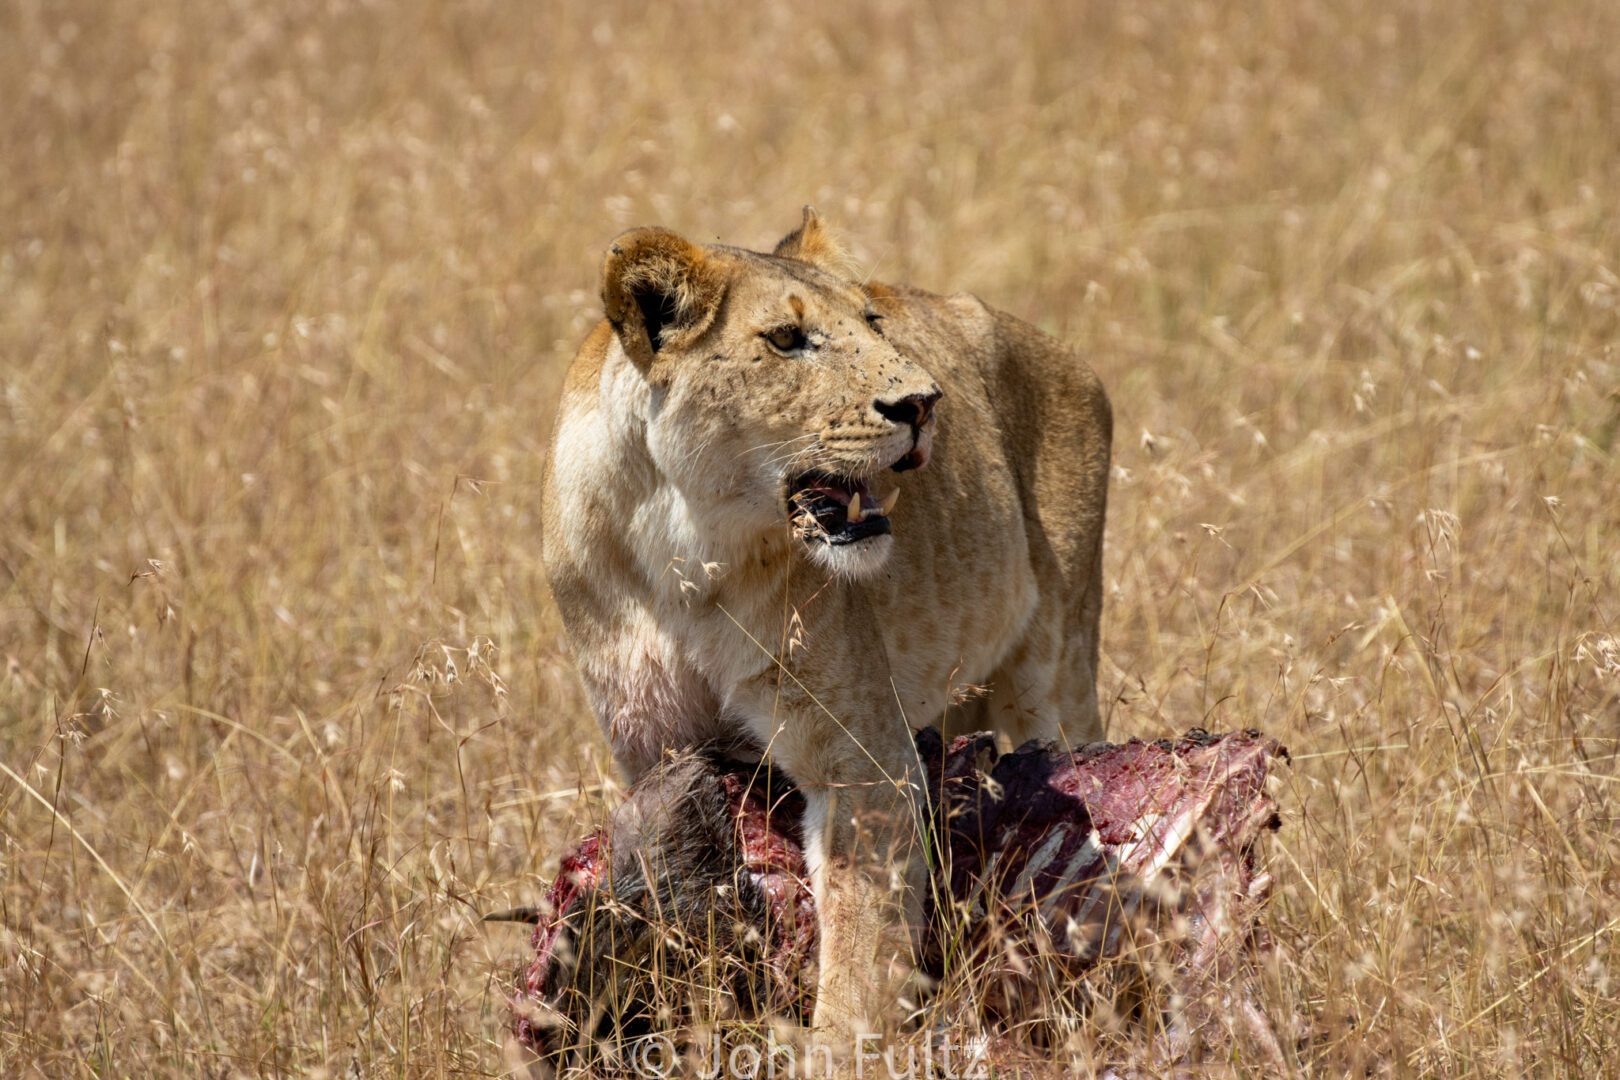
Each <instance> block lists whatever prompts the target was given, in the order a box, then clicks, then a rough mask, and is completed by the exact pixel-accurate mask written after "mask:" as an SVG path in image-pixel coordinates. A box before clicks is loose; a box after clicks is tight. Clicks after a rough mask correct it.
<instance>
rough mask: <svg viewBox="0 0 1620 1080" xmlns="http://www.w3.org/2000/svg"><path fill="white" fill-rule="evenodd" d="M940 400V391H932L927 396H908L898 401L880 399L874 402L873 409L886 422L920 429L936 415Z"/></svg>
mask: <svg viewBox="0 0 1620 1080" xmlns="http://www.w3.org/2000/svg"><path fill="white" fill-rule="evenodd" d="M938 400H939V391H938V390H930V391H929V392H928V393H926V394H908V395H906V396H905V397H903V398H901V399H900V400H898V401H884V400H883V399H882V398H878V399H877V400H876V401H874V402H872V408H874V409H876V410H877V411H878V415H879V416H881V417H883V418H884V419H885V420H890V421H892V422H894V423H896V424H909V425H911V426H912V427H914V428H920V427H922V426H923V425H924V424H926V423H928V418H929V417H930V416H932V415H933V413H934V403H935V402H937V401H938Z"/></svg>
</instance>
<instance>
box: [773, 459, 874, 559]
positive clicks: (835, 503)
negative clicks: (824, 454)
mask: <svg viewBox="0 0 1620 1080" xmlns="http://www.w3.org/2000/svg"><path fill="white" fill-rule="evenodd" d="M899 495H900V489H899V488H895V489H893V490H891V491H890V492H889V493H888V494H887V495H885V496H884V497H883V498H881V499H879V498H877V497H875V496H874V495H873V494H872V491H871V489H870V488H869V487H868V486H867V483H866V481H865V480H862V479H855V478H851V477H847V476H833V475H832V474H830V473H824V472H807V473H805V474H804V475H802V476H800V477H798V478H797V479H795V480H793V481H792V482H791V483H790V484H789V485H788V514H789V516H790V517H791V518H792V521H793V525H794V528H795V529H797V530H798V532H799V535H800V536H802V537H803V538H804V539H806V540H819V541H821V542H822V543H824V544H853V543H857V542H858V541H861V540H865V539H868V538H869V537H873V536H883V535H885V534H887V533H888V532H889V512H890V511H891V510H893V509H894V504H895V502H896V501H897V500H898V498H899Z"/></svg>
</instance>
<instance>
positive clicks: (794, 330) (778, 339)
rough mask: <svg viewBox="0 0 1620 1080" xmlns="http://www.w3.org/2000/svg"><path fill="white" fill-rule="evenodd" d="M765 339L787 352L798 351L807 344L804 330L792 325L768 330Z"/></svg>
mask: <svg viewBox="0 0 1620 1080" xmlns="http://www.w3.org/2000/svg"><path fill="white" fill-rule="evenodd" d="M765 340H766V341H768V342H770V343H771V347H772V348H774V349H777V350H779V351H781V352H785V353H790V352H798V351H799V350H801V349H803V348H804V346H805V340H804V331H803V330H802V329H800V328H799V327H797V326H792V325H787V326H778V327H777V328H776V329H775V330H768V331H766V333H765Z"/></svg>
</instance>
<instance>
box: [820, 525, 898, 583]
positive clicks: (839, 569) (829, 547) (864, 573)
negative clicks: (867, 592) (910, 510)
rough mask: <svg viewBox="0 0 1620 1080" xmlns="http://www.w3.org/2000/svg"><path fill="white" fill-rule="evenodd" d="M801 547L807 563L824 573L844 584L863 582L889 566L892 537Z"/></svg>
mask: <svg viewBox="0 0 1620 1080" xmlns="http://www.w3.org/2000/svg"><path fill="white" fill-rule="evenodd" d="M804 546H805V551H806V553H807V554H808V555H809V556H810V561H811V562H812V563H814V564H815V565H817V566H819V567H821V568H822V569H823V570H826V571H828V572H829V573H831V574H833V575H835V576H837V577H840V578H843V579H844V580H846V581H864V580H867V579H869V578H873V577H876V576H877V574H878V573H879V572H880V571H881V570H882V569H883V567H884V566H885V565H887V564H888V561H889V556H890V554H892V553H893V551H894V537H893V536H892V535H891V534H889V533H883V534H882V535H879V536H868V537H867V538H865V539H864V540H857V541H855V542H853V543H846V544H828V543H826V542H824V541H822V540H818V539H810V540H806V541H805V542H804Z"/></svg>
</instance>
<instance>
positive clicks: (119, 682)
mask: <svg viewBox="0 0 1620 1080" xmlns="http://www.w3.org/2000/svg"><path fill="white" fill-rule="evenodd" d="M995 7H999V6H995V5H983V6H979V5H967V4H955V3H943V4H932V5H913V4H908V3H901V2H893V0H878V2H875V3H868V4H857V3H850V2H846V0H832V2H829V3H825V4H817V5H785V4H784V5H761V6H758V7H755V6H752V5H749V6H734V5H729V4H719V3H697V2H684V0H683V2H678V3H670V4H633V3H622V2H617V0H611V2H604V3H598V4H589V5H587V4H575V5H568V6H566V7H565V6H561V5H555V4H496V3H492V2H468V3H462V4H455V5H447V4H439V3H432V2H428V0H389V2H364V3H361V2H352V0H289V2H286V3H279V4H251V3H248V2H246V0H228V2H221V3H209V4H181V3H177V2H174V0H150V2H147V3H140V4H117V5H114V4H106V3H92V2H87V0H53V2H51V3H43V2H41V0H16V2H13V3H8V4H5V5H3V6H0V658H3V661H4V669H3V673H0V763H3V764H4V765H5V774H4V775H3V776H0V832H3V848H0V924H3V925H0V964H3V970H4V975H3V976H0V1073H4V1074H6V1075H42V1076H52V1077H56V1076H81V1075H118V1076H123V1075H134V1076H143V1075H174V1076H195V1075H218V1076H224V1075H249V1074H255V1073H265V1074H279V1073H301V1072H305V1071H319V1070H325V1071H326V1073H327V1074H328V1075H338V1074H340V1073H345V1072H346V1071H349V1070H351V1069H352V1070H357V1071H358V1073H359V1074H361V1075H373V1074H375V1075H385V1074H386V1075H395V1074H398V1075H411V1076H416V1075H444V1074H463V1073H487V1072H497V1071H499V1070H500V1069H501V1068H502V1067H503V1066H502V1057H501V1053H500V1042H501V1036H502V1033H503V1028H504V1024H505V1019H506V1002H505V998H504V996H503V995H504V994H505V992H506V990H507V987H508V984H509V979H510V976H511V972H512V969H513V967H514V966H515V965H516V964H517V962H518V961H519V959H520V956H521V953H522V952H523V939H522V937H521V935H520V934H519V933H518V932H516V931H513V930H510V929H506V928H486V927H482V926H480V925H479V924H478V922H477V915H478V913H479V912H480V911H484V910H489V909H492V908H498V907H508V906H512V905H513V904H518V903H524V902H529V901H532V900H533V899H534V898H535V896H536V895H537V893H538V889H539V883H540V881H541V879H542V878H543V877H544V876H545V875H546V874H547V873H548V872H549V871H550V870H551V869H552V868H553V866H554V860H555V856H556V854H557V852H558V849H559V846H560V844H561V841H562V840H563V839H564V838H565V837H568V836H570V835H571V834H572V832H573V831H574V830H575V827H576V824H577V823H578V822H579V821H581V820H583V819H584V818H586V817H589V816H592V815H594V814H595V813H596V811H597V810H598V809H599V808H600V806H601V805H602V803H603V802H604V800H607V799H610V798H611V797H612V796H613V795H614V793H615V790H616V789H615V787H614V781H613V779H612V776H611V773H610V769H609V763H608V758H607V755H606V754H605V752H604V750H603V747H602V745H601V742H600V739H599V737H598V734H597V731H596V727H595V723H594V721H593V720H592V719H591V718H590V716H589V713H588V709H587V707H586V705H585V702H584V701H583V698H582V695H581V692H580V691H579V689H578V687H577V686H576V684H575V682H574V680H573V676H572V674H571V672H570V667H569V662H568V659H567V657H566V655H565V653H564V650H563V648H562V645H561V642H560V640H559V637H558V620H557V616H556V613H555V611H554V609H553V608H552V606H551V604H550V601H549V599H548V597H547V594H546V591H545V589H544V586H543V579H542V574H541V567H540V563H539V559H538V555H537V535H538V527H537V521H536V517H537V512H538V505H539V490H538V483H539V481H538V477H539V475H540V469H541V465H542V461H543V458H544V455H545V452H546V450H545V448H546V436H547V431H548V427H549V418H550V414H551V409H552V402H553V400H554V396H555V392H556V389H557V387H558V384H559V381H560V379H561V374H562V371H563V368H564V365H565V364H566V362H567V359H568V357H569V355H570V353H571V351H572V348H573V346H574V344H575V343H577V341H578V340H579V339H580V338H581V337H582V336H583V334H584V332H585V331H586V329H587V328H588V327H589V326H590V325H591V323H592V322H593V321H594V320H595V319H596V318H597V317H598V312H597V302H596V299H595V289H596V280H595V273H596V266H597V262H598V258H599V256H600V253H601V251H602V249H603V247H604V245H605V243H606V242H607V240H608V239H609V238H610V237H611V236H612V234H614V233H615V232H616V231H617V230H619V229H621V228H624V227H627V226H630V225H634V224H642V223H660V224H665V225H668V226H671V227H674V228H677V229H680V230H683V231H686V232H687V233H688V234H689V235H692V236H694V237H695V238H698V239H703V240H710V239H717V238H720V239H725V240H727V241H737V242H742V243H749V244H754V245H761V244H766V243H769V242H771V241H772V240H774V239H775V238H776V237H777V236H778V235H779V234H781V233H783V232H785V231H786V230H788V229H789V228H790V227H792V225H793V224H794V222H795V221H796V219H797V209H798V207H799V205H800V204H802V203H804V202H807V201H808V202H813V203H815V204H817V206H818V207H819V208H820V209H821V210H822V212H823V214H824V215H825V216H826V217H827V218H828V219H829V220H830V221H831V222H833V223H835V224H836V225H838V226H839V227H840V228H841V229H842V230H843V232H844V233H845V235H846V236H847V238H848V239H849V240H850V241H851V243H852V245H853V246H854V248H855V250H856V251H857V252H858V253H859V255H860V256H861V257H862V259H863V260H864V264H865V266H866V267H867V268H869V269H871V270H873V271H874V272H875V274H876V275H877V276H878V277H879V278H884V279H890V280H905V281H910V282H913V283H916V284H919V285H923V286H927V287H932V288H936V289H941V290H954V289H970V290H973V291H975V292H977V293H979V294H980V295H981V296H983V297H984V298H985V299H987V300H988V301H990V302H991V303H993V304H996V305H997V306H1000V307H1003V308H1006V309H1008V310H1010V311H1013V312H1015V313H1018V314H1020V315H1022V316H1024V317H1025V318H1028V319H1030V320H1032V321H1034V322H1036V323H1038V324H1040V325H1042V326H1043V327H1045V328H1047V329H1049V330H1051V331H1053V332H1056V333H1061V334H1063V335H1066V336H1068V337H1070V338H1072V339H1073V340H1075V341H1077V342H1079V343H1081V344H1082V345H1083V346H1084V348H1085V349H1086V351H1087V353H1088V354H1089V355H1090V356H1091V357H1092V358H1093V363H1094V365H1095V366H1096V368H1097V369H1098V371H1099V372H1100V373H1101V375H1102V376H1103V378H1104V380H1105V382H1106V383H1107V385H1108V386H1109V388H1110V390H1111V393H1112V395H1113V400H1114V404H1115V409H1116V414H1117V418H1118V439H1117V445H1116V463H1117V468H1116V471H1115V478H1114V488H1113V494H1112V507H1111V508H1112V515H1111V518H1110V521H1109V532H1108V556H1107V578H1108V606H1107V610H1106V614H1105V618H1104V631H1103V632H1104V645H1103V657H1104V659H1103V668H1104V677H1103V685H1104V692H1105V695H1106V701H1105V709H1106V711H1107V714H1108V722H1109V730H1110V732H1111V733H1112V734H1113V735H1116V736H1127V735H1159V734H1164V733H1168V732H1173V731H1179V730H1181V729H1184V728H1186V727H1189V726H1191V725H1194V724H1203V725H1205V726H1208V727H1239V726H1254V727H1260V728H1263V729H1264V730H1266V731H1267V732H1268V733H1271V734H1274V735H1276V736H1278V737H1280V738H1281V739H1283V740H1284V741H1285V742H1286V743H1288V744H1289V746H1290V747H1291V748H1292V749H1293V751H1294V753H1295V765H1294V768H1293V770H1292V772H1291V779H1290V781H1289V786H1288V788H1287V791H1286V793H1285V798H1284V803H1285V805H1284V816H1285V821H1286V825H1285V828H1284V830H1283V832H1282V833H1281V834H1280V836H1279V837H1278V841H1277V844H1276V845H1275V848H1274V850H1275V852H1276V862H1277V869H1278V878H1279V887H1278V895H1277V899H1276V902H1275V903H1274V905H1273V908H1272V911H1271V919H1272V924H1273V930H1274V932H1275V933H1276V935H1277V936H1278V938H1279V940H1280V942H1281V944H1282V946H1283V949H1284V955H1285V958H1286V959H1285V961H1284V963H1283V964H1282V965H1281V966H1280V968H1279V970H1278V973H1277V975H1276V978H1275V979H1274V980H1273V985H1271V987H1270V990H1269V991H1268V992H1269V993H1270V994H1271V995H1272V996H1273V998H1274V999H1275V1000H1274V1001H1273V1002H1272V1004H1273V1005H1274V1006H1275V1007H1276V1008H1277V1009H1278V1010H1280V1011H1293V1012H1296V1013H1297V1014H1298V1015H1300V1016H1303V1017H1304V1018H1305V1030H1304V1032H1303V1034H1304V1036H1305V1039H1304V1041H1303V1043H1302V1045H1301V1047H1300V1049H1299V1050H1298V1060H1299V1063H1300V1064H1301V1065H1302V1066H1305V1067H1309V1068H1313V1069H1315V1070H1317V1071H1320V1072H1322V1073H1324V1074H1327V1075H1338V1074H1342V1073H1344V1072H1346V1071H1349V1070H1354V1071H1360V1070H1369V1071H1372V1072H1379V1073H1390V1074H1395V1075H1447V1076H1454V1075H1475V1074H1484V1075H1489V1074H1496V1075H1504V1076H1512V1075H1521V1074H1525V1073H1537V1074H1542V1075H1546V1074H1571V1075H1573V1074H1586V1075H1600V1074H1603V1073H1606V1072H1609V1071H1612V1070H1613V1068H1614V1062H1615V1061H1616V1060H1620V1004H1617V1000H1620V987H1617V984H1616V982H1615V978H1616V976H1615V970H1616V964H1617V961H1620V949H1617V945H1616V939H1617V936H1620V897H1617V895H1616V894H1617V892H1620V862H1617V859H1616V854H1617V850H1616V849H1617V844H1616V839H1615V836H1616V821H1615V817H1616V801H1615V800H1616V799H1617V798H1620V787H1617V783H1616V781H1617V777H1620V770H1617V769H1616V766H1615V761H1616V755H1617V753H1620V626H1617V625H1616V620H1617V619H1620V557H1617V555H1616V550H1615V543H1616V537H1617V534H1620V469H1617V465H1616V455H1617V454H1620V448H1617V446H1616V445H1615V435H1616V430H1617V428H1620V352H1617V347H1616V346H1617V341H1620V230H1617V217H1616V201H1615V196H1616V188H1615V177H1616V175H1617V167H1620V123H1617V118H1620V51H1617V50H1616V49H1614V47H1613V43H1614V42H1615V41H1616V40H1620V7H1616V6H1615V5H1614V4H1612V3H1608V2H1606V0H1549V2H1548V3H1544V4H1538V5H1506V4H1500V5H1499V4H1495V3H1482V4H1475V5H1466V6H1462V5H1444V4H1429V3H1417V2H1410V3H1404V2H1402V3H1397V2H1393V0H1381V2H1375V3H1372V4H1368V5H1344V4H1334V3H1329V2H1326V0H1304V2H1302V3H1280V2H1269V0H1266V2H1260V3H1251V4H1242V5H1219V4H1213V3H1175V4H1146V5H1134V4H1133V5H1113V4H1102V3H1098V4H1073V3H1060V2H1050V3H1032V4H1029V5H1014V6H1012V7H1015V8H1016V10H1012V11H995V10H992V9H993V8H995ZM947 420H948V418H947Z"/></svg>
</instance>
